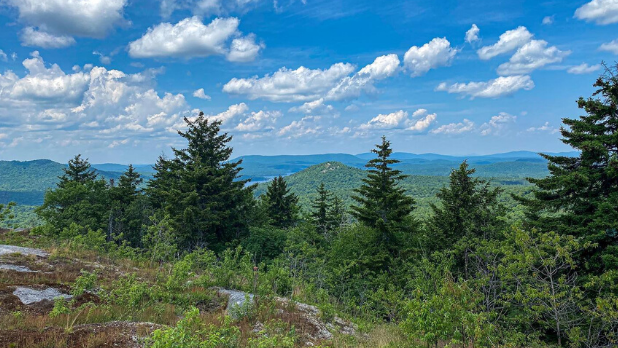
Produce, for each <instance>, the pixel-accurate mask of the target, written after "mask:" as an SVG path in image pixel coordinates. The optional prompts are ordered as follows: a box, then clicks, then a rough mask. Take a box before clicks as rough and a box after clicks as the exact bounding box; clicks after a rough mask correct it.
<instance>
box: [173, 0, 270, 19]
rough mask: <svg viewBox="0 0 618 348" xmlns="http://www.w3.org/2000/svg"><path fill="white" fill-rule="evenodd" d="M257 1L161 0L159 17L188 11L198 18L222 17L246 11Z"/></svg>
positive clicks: (257, 0)
mask: <svg viewBox="0 0 618 348" xmlns="http://www.w3.org/2000/svg"><path fill="white" fill-rule="evenodd" d="M258 2H259V0H161V16H163V17H164V18H167V17H169V16H170V15H171V14H172V13H173V12H174V11H178V10H189V11H191V12H193V14H195V15H198V16H207V15H213V14H214V15H224V14H228V13H231V12H242V11H246V10H247V9H249V8H250V7H252V6H255V4H257V3H258Z"/></svg>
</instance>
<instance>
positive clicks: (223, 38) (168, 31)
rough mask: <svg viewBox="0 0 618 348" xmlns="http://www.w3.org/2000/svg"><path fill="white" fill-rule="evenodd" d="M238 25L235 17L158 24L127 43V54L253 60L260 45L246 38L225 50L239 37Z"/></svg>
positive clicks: (252, 37) (238, 39) (187, 19)
mask: <svg viewBox="0 0 618 348" xmlns="http://www.w3.org/2000/svg"><path fill="white" fill-rule="evenodd" d="M239 24H240V21H239V20H238V19H237V18H215V19H214V20H213V21H212V22H210V23H209V24H208V25H204V23H202V20H201V19H200V18H199V17H190V18H185V19H183V20H182V21H180V22H178V23H176V24H171V23H161V24H158V25H156V26H154V27H152V28H149V29H148V32H147V33H146V34H144V35H143V36H142V37H141V38H139V39H138V40H136V41H133V42H131V43H129V55H130V56H131V57H133V58H155V57H178V58H193V57H208V56H212V55H226V56H227V57H228V59H229V60H233V61H247V60H249V59H253V58H255V56H256V55H257V53H258V52H259V49H260V47H261V46H259V45H256V44H255V42H254V41H255V38H254V36H252V35H249V36H247V37H244V38H243V37H241V38H236V39H234V40H232V46H231V48H230V47H228V46H229V41H230V39H232V38H233V37H235V36H239V35H240V32H239V31H238V25H239ZM256 46H257V47H256Z"/></svg>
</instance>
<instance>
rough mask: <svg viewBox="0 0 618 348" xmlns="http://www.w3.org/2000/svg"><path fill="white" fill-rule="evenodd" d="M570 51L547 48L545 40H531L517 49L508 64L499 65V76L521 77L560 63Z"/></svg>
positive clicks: (553, 47) (552, 47)
mask: <svg viewBox="0 0 618 348" xmlns="http://www.w3.org/2000/svg"><path fill="white" fill-rule="evenodd" d="M569 54H571V52H570V51H561V50H559V49H558V48H557V47H556V46H551V47H547V41H545V40H532V41H530V42H528V43H526V44H525V45H523V46H522V47H520V48H518V49H517V52H515V54H514V55H513V56H512V57H511V59H509V61H508V62H506V63H503V64H500V66H499V67H498V74H500V75H523V74H529V73H530V72H532V71H534V70H536V69H539V68H542V67H544V66H546V65H548V64H553V63H560V62H562V59H564V57H566V56H568V55H569Z"/></svg>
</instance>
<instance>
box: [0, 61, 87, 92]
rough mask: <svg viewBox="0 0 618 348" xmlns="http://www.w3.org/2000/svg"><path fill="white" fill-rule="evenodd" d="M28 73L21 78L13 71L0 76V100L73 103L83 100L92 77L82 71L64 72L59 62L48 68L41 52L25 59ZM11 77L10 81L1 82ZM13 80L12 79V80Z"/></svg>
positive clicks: (24, 63)
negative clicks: (74, 72)
mask: <svg viewBox="0 0 618 348" xmlns="http://www.w3.org/2000/svg"><path fill="white" fill-rule="evenodd" d="M23 65H24V67H25V68H26V70H28V74H27V75H26V76H25V77H23V78H21V79H19V78H17V76H16V75H15V74H13V73H12V72H11V71H8V72H7V73H5V75H4V76H2V75H0V86H2V87H3V88H0V100H1V99H5V98H6V99H8V100H13V101H18V100H21V101H23V100H55V101H58V102H71V101H77V100H81V97H82V96H83V94H84V92H85V91H86V89H87V86H88V81H89V77H88V76H87V75H85V74H83V73H76V74H69V75H67V74H65V73H64V72H63V71H62V70H61V69H60V67H59V66H58V65H56V64H54V65H52V66H51V67H50V68H49V69H48V68H46V67H45V62H44V61H43V58H41V56H40V55H39V52H37V51H34V52H33V53H32V58H29V59H26V60H24V62H23ZM2 80H5V81H7V80H9V83H6V84H5V83H2V82H1V81H2ZM10 80H12V81H10Z"/></svg>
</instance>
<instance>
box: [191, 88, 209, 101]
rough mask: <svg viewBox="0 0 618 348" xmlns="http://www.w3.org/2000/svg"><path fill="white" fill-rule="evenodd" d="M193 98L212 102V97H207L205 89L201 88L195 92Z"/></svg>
mask: <svg viewBox="0 0 618 348" xmlns="http://www.w3.org/2000/svg"><path fill="white" fill-rule="evenodd" d="M193 96H194V97H196V98H199V99H204V100H210V96H209V95H207V94H206V93H204V89H203V88H200V89H196V90H195V91H194V92H193Z"/></svg>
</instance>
